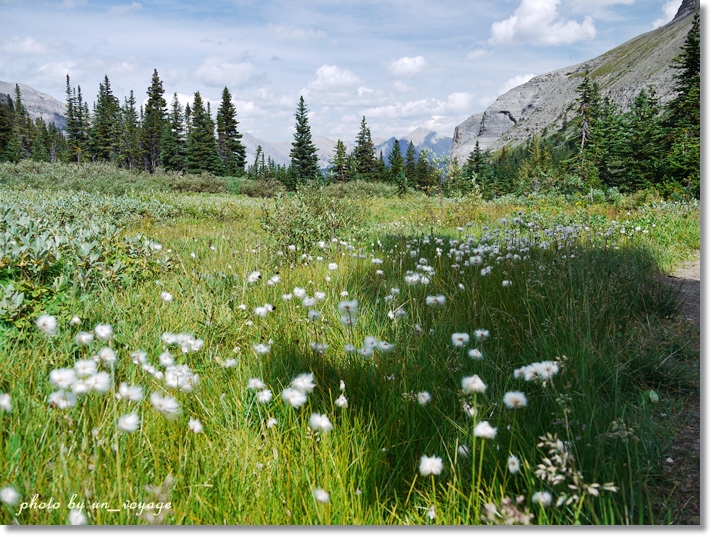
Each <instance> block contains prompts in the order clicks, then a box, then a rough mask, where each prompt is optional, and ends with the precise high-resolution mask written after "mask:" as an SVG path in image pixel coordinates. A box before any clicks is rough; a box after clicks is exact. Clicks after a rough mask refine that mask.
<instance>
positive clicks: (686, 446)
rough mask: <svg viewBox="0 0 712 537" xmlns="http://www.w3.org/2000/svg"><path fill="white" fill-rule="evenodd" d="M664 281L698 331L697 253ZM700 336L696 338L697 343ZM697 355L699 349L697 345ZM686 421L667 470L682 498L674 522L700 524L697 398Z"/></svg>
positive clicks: (682, 316) (683, 317)
mask: <svg viewBox="0 0 712 537" xmlns="http://www.w3.org/2000/svg"><path fill="white" fill-rule="evenodd" d="M665 283H667V284H668V285H672V286H673V287H674V288H676V289H680V301H681V304H680V309H679V310H678V314H677V315H678V318H679V319H680V320H682V321H684V322H689V323H692V324H694V325H695V326H696V327H697V330H698V333H699V330H700V256H699V254H698V256H697V258H696V259H694V260H692V261H688V262H686V263H683V264H682V265H681V266H679V267H678V268H677V269H676V270H675V271H674V272H673V273H672V274H671V275H669V276H667V277H666V278H665ZM699 341H700V339H699V338H698V339H697V342H698V343H699ZM697 350H698V355H699V351H700V348H699V346H698V348H697ZM687 410H688V411H689V420H688V421H687V422H686V423H685V424H684V425H683V427H682V428H681V430H680V433H679V434H678V435H677V437H676V439H675V443H674V444H673V446H672V450H671V458H672V459H673V463H672V464H671V465H670V466H668V467H667V468H666V469H667V470H668V471H669V472H670V473H671V474H672V475H673V479H674V481H675V482H676V484H678V486H679V489H678V493H679V499H680V500H681V502H680V505H681V509H680V512H679V516H680V519H679V520H677V521H674V523H676V524H688V525H699V524H700V486H701V476H700V441H701V436H700V399H699V397H698V398H697V400H696V401H695V402H694V404H691V405H690V406H689V407H688V408H687Z"/></svg>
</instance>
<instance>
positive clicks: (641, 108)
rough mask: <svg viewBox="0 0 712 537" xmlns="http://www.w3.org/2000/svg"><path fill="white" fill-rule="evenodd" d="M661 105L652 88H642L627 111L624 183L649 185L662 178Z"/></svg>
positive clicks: (627, 185) (633, 186) (631, 187)
mask: <svg viewBox="0 0 712 537" xmlns="http://www.w3.org/2000/svg"><path fill="white" fill-rule="evenodd" d="M660 112H661V107H660V103H659V102H658V99H657V97H656V96H655V91H654V90H653V89H652V88H649V89H648V90H646V89H642V90H641V91H640V93H639V94H638V96H637V97H636V98H635V99H634V100H633V105H632V107H631V109H630V110H629V111H628V112H627V113H626V114H624V119H623V124H624V129H625V144H624V146H623V149H622V166H623V169H624V172H623V185H622V186H623V187H624V188H625V189H628V190H638V189H640V188H647V187H649V186H653V185H655V184H657V183H659V182H660V180H661V179H662V177H661V173H660V171H661V168H662V155H661V151H660V147H661V145H662V142H663V129H662V123H661V119H660Z"/></svg>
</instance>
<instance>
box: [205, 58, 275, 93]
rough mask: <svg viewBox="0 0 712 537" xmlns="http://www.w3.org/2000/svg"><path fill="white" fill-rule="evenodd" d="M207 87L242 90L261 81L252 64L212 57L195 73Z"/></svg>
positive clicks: (206, 59)
mask: <svg viewBox="0 0 712 537" xmlns="http://www.w3.org/2000/svg"><path fill="white" fill-rule="evenodd" d="M195 75H196V77H198V78H199V79H200V80H201V81H202V82H203V83H204V84H205V85H206V86H212V87H222V86H227V87H229V88H233V87H237V88H242V87H245V86H249V85H251V84H254V83H256V82H258V81H259V80H260V79H261V75H259V74H258V73H257V72H256V71H255V66H254V65H252V63H251V62H239V61H235V60H233V59H231V58H225V57H221V56H210V57H208V58H205V60H203V63H202V64H201V65H200V67H198V69H196V71H195Z"/></svg>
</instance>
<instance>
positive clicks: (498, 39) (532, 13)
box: [489, 0, 596, 46]
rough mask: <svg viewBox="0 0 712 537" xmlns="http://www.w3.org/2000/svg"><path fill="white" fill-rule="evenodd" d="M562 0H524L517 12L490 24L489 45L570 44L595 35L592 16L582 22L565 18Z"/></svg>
mask: <svg viewBox="0 0 712 537" xmlns="http://www.w3.org/2000/svg"><path fill="white" fill-rule="evenodd" d="M560 3H561V0H521V4H520V5H519V7H518V8H517V9H516V10H515V12H514V14H513V15H512V16H511V17H509V18H508V19H506V20H503V21H499V22H495V23H493V24H492V27H491V36H490V39H489V44H490V45H498V44H501V43H512V42H517V43H526V44H532V45H546V46H554V45H571V44H572V43H575V42H576V41H582V40H587V39H593V38H594V37H595V36H596V28H595V26H594V24H593V19H592V18H591V17H590V16H586V17H584V20H583V22H580V23H579V22H576V21H573V20H566V19H564V18H563V17H561V15H560V14H559V10H558V7H559V4H560Z"/></svg>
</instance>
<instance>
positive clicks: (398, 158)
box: [388, 138, 405, 182]
mask: <svg viewBox="0 0 712 537" xmlns="http://www.w3.org/2000/svg"><path fill="white" fill-rule="evenodd" d="M388 165H389V166H390V168H391V174H390V175H391V177H390V179H391V181H392V182H396V179H397V178H398V176H399V175H400V174H401V172H405V161H404V160H403V154H402V153H401V148H400V142H399V141H398V139H397V138H396V140H395V141H394V142H393V147H392V148H391V152H390V153H389V154H388Z"/></svg>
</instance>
